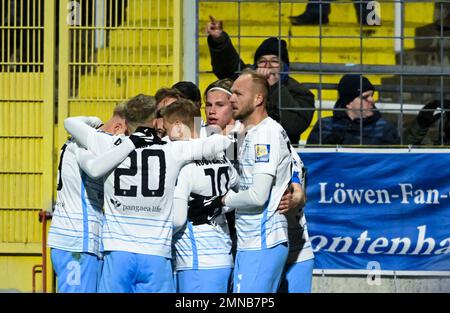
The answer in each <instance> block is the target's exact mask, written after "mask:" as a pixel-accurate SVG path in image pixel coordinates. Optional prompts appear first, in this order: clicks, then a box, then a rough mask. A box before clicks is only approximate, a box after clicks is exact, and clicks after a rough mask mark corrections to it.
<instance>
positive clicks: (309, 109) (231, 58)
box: [208, 32, 314, 144]
mask: <svg viewBox="0 0 450 313" xmlns="http://www.w3.org/2000/svg"><path fill="white" fill-rule="evenodd" d="M208 47H209V52H210V54H211V65H212V68H213V72H214V74H215V75H216V76H217V78H219V79H223V78H231V79H236V78H237V77H238V76H239V73H238V72H239V71H242V70H243V69H244V68H246V67H250V66H251V65H248V64H245V63H244V62H243V61H242V60H241V59H240V58H239V54H238V53H237V51H236V49H235V48H234V47H233V44H232V43H231V40H230V37H229V36H228V34H227V33H226V32H223V33H222V37H221V38H220V41H219V42H216V41H214V40H213V39H212V37H211V36H209V37H208ZM280 100H281V101H280ZM280 103H281V105H280ZM280 108H281V110H280ZM267 112H268V114H269V116H270V117H271V118H273V119H274V120H275V121H277V122H279V123H280V124H281V126H283V128H284V129H285V130H286V133H287V135H288V136H289V139H290V141H291V143H292V144H298V141H299V139H300V135H301V134H302V133H303V132H304V131H305V130H306V129H307V128H308V126H309V124H310V123H311V120H312V117H313V115H314V94H313V93H312V92H311V91H309V90H308V89H307V88H306V87H304V86H303V85H302V84H300V83H299V82H298V81H296V80H295V79H293V78H291V77H289V76H287V77H286V79H283V81H282V83H281V86H280V84H279V83H277V84H275V85H273V86H272V87H271V88H270V91H269V103H268V105H267Z"/></svg>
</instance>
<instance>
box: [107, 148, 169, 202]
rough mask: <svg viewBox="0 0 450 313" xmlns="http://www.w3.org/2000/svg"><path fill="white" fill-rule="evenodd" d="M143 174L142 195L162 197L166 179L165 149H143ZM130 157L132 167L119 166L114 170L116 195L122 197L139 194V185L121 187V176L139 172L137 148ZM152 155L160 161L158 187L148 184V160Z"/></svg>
mask: <svg viewBox="0 0 450 313" xmlns="http://www.w3.org/2000/svg"><path fill="white" fill-rule="evenodd" d="M141 151H142V152H141V153H142V155H141V160H142V166H141V171H142V173H141V176H142V181H141V183H142V184H141V185H142V195H143V196H144V197H161V196H162V195H163V194H164V184H165V181H166V159H165V157H164V151H162V150H149V149H144V150H141ZM128 157H129V158H130V161H131V164H130V168H117V169H115V171H114V195H116V196H122V197H136V196H137V186H130V189H121V188H120V176H136V175H137V174H138V168H137V153H136V150H135V151H133V152H131V153H130V155H129V156H128ZM150 157H156V158H158V161H159V176H158V177H159V181H158V189H149V187H148V185H149V183H148V177H149V172H148V160H149V158H150ZM152 174H153V175H152V178H155V177H157V176H156V175H154V174H156V173H152Z"/></svg>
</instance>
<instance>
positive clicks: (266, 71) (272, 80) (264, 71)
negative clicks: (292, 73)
mask: <svg viewBox="0 0 450 313" xmlns="http://www.w3.org/2000/svg"><path fill="white" fill-rule="evenodd" d="M256 72H258V73H259V74H261V75H263V76H264V77H266V79H267V82H268V83H269V86H273V85H275V84H276V83H278V81H279V80H280V73H278V71H274V70H273V69H271V68H268V67H257V68H256Z"/></svg>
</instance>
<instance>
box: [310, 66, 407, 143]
mask: <svg viewBox="0 0 450 313" xmlns="http://www.w3.org/2000/svg"><path fill="white" fill-rule="evenodd" d="M374 91H375V87H374V86H373V85H372V84H371V83H370V81H369V80H368V79H367V78H366V77H364V76H361V75H358V74H347V75H344V76H343V77H342V78H341V80H340V81H339V84H338V94H339V98H338V100H337V101H336V104H335V105H334V111H333V116H332V117H327V118H323V119H322V120H319V121H318V122H317V123H316V125H314V128H313V130H312V131H311V134H309V137H308V140H307V144H308V145H309V144H332V145H396V144H399V143H400V137H399V135H398V131H397V128H396V127H395V126H394V125H392V124H391V123H389V122H388V121H386V120H385V119H383V118H382V117H381V114H380V112H379V111H378V110H377V108H376V107H375V101H374V98H373V94H374Z"/></svg>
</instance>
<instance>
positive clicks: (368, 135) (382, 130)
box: [307, 111, 400, 145]
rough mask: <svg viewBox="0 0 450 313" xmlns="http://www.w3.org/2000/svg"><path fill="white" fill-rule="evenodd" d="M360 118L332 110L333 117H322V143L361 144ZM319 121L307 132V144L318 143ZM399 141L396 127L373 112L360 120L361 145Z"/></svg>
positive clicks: (376, 112) (387, 143)
mask: <svg viewBox="0 0 450 313" xmlns="http://www.w3.org/2000/svg"><path fill="white" fill-rule="evenodd" d="M360 122H361V120H360V119H355V120H351V119H350V118H349V117H348V115H347V114H346V113H345V111H334V114H333V117H327V118H324V119H322V124H321V126H322V133H321V135H322V144H332V145H338V144H339V145H359V144H361V131H360V128H361V127H360ZM319 127H320V125H319V122H317V123H316V125H314V128H313V130H312V131H311V134H309V137H308V141H307V144H319V142H320V141H319V140H320V132H319ZM399 143H400V137H399V135H398V131H397V128H395V126H394V125H392V124H391V123H389V122H388V121H386V120H385V119H383V118H381V114H380V113H379V112H378V111H375V114H374V115H372V116H369V117H366V118H364V119H363V120H362V144H363V145H396V144H399Z"/></svg>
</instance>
